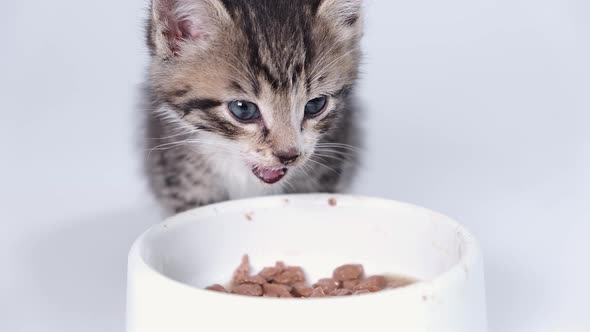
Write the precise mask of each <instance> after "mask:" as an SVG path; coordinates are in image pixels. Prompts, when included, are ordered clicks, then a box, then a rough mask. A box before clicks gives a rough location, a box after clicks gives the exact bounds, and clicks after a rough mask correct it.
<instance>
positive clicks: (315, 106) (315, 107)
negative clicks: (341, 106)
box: [305, 96, 328, 118]
mask: <svg viewBox="0 0 590 332" xmlns="http://www.w3.org/2000/svg"><path fill="white" fill-rule="evenodd" d="M327 103H328V98H327V97H326V96H321V97H317V98H314V99H312V100H310V101H308V102H307V105H305V116H307V117H310V118H313V117H315V116H317V115H319V114H320V113H322V111H323V110H324V108H326V104H327Z"/></svg>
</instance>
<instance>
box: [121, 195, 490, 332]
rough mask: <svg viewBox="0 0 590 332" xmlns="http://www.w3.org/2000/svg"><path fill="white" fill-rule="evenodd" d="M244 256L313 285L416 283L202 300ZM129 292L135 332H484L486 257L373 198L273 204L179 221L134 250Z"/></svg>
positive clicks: (447, 224)
mask: <svg viewBox="0 0 590 332" xmlns="http://www.w3.org/2000/svg"><path fill="white" fill-rule="evenodd" d="M331 199H335V200H336V201H337V204H336V206H332V205H330V204H329V201H330V200H331ZM246 215H249V216H250V218H247V217H246ZM310 229H313V231H312V232H310V231H309V230H310ZM219 243H223V244H224V245H223V246H219V245H218V244H219ZM212 248H215V249H212ZM244 253H248V254H249V255H250V257H251V263H252V267H253V270H254V271H259V270H260V269H261V268H262V267H263V266H274V263H275V262H276V261H279V260H281V261H284V262H285V263H287V264H290V265H295V266H302V267H304V269H305V270H306V272H307V276H308V280H311V281H312V282H315V281H316V280H319V279H320V278H325V277H326V276H330V275H332V271H333V269H334V268H335V267H337V266H340V265H342V264H348V263H363V266H364V269H365V274H366V275H374V274H383V275H388V274H389V275H392V274H398V275H399V274H402V275H406V276H411V277H414V278H417V279H418V280H420V282H418V283H416V284H413V285H410V286H407V287H402V288H398V289H395V290H385V291H382V292H379V293H376V294H371V295H365V296H350V297H340V298H328V299H326V298H324V299H272V298H262V299H261V298H252V297H241V296H233V295H227V294H220V293H217V292H211V291H205V290H203V288H205V287H207V286H210V285H213V284H216V283H222V284H225V283H227V282H229V281H230V280H231V278H232V273H233V271H234V270H235V268H236V266H237V265H238V264H239V262H240V260H241V257H242V255H244ZM254 273H256V272H254ZM128 287H129V288H128V299H129V302H128V321H127V323H128V325H127V332H161V331H170V332H194V331H203V330H205V331H209V330H215V331H241V330H244V327H251V329H250V330H254V329H255V330H256V331H258V332H275V331H277V326H280V327H281V328H280V330H281V331H285V332H299V331H342V332H347V331H351V332H356V331H372V332H380V331H382V332H390V331H412V332H486V331H487V329H486V308H485V292H484V277H483V264H482V257H481V253H480V250H479V248H478V245H477V243H476V241H475V239H474V238H473V236H472V235H471V234H469V233H468V231H467V230H465V229H464V228H462V227H461V226H460V225H458V224H457V223H456V222H455V221H453V220H452V219H450V218H448V217H446V216H443V215H441V214H439V213H436V212H433V211H430V210H426V209H422V208H419V207H417V206H414V205H408V204H401V203H398V202H395V201H389V200H383V199H375V198H367V197H357V196H342V195H338V196H336V195H315V194H314V195H305V196H301V195H298V196H275V197H265V198H256V199H249V200H241V201H234V202H226V203H222V204H217V205H212V206H207V207H205V208H201V209H198V210H193V211H189V212H187V213H183V214H180V215H178V216H175V217H173V218H170V219H168V220H166V221H165V222H164V223H162V224H159V225H156V226H153V227H152V228H151V229H150V230H149V231H147V232H146V233H144V234H143V235H142V236H141V237H140V238H139V239H138V240H137V241H136V242H135V244H134V245H133V248H132V249H131V252H130V254H129V274H128ZM261 313H264V314H263V317H261V315H260V314H261ZM228 314H229V315H230V316H231V319H227V317H228ZM294 315H295V316H294ZM294 317H298V318H295V319H294ZM285 322H289V323H288V324H285ZM254 327H255V328H254Z"/></svg>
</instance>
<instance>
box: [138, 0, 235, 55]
mask: <svg viewBox="0 0 590 332" xmlns="http://www.w3.org/2000/svg"><path fill="white" fill-rule="evenodd" d="M228 19H229V14H228V13H227V11H226V10H225V7H224V6H223V4H221V3H220V2H219V1H218V0H152V12H151V20H150V26H149V29H150V31H149V37H148V38H149V39H150V40H149V42H150V46H151V47H152V51H153V52H154V53H155V54H157V55H160V56H162V57H165V58H167V57H170V56H175V55H178V54H179V52H180V51H181V49H182V48H183V47H185V46H186V45H190V44H193V45H197V46H201V47H204V46H206V44H207V42H208V41H209V40H210V39H211V38H213V37H214V36H215V34H216V33H217V32H218V30H219V29H220V27H221V26H222V24H223V23H224V21H225V20H228Z"/></svg>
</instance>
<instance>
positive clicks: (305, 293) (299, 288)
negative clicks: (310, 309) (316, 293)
mask: <svg viewBox="0 0 590 332" xmlns="http://www.w3.org/2000/svg"><path fill="white" fill-rule="evenodd" d="M291 292H292V293H293V295H294V296H297V297H310V296H311V294H312V293H313V288H311V287H309V286H308V285H307V284H306V283H304V282H298V283H296V284H295V285H293V289H292V290H291Z"/></svg>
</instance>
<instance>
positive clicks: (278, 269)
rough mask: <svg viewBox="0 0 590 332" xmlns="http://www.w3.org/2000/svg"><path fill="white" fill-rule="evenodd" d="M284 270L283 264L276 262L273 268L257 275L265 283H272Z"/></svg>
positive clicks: (265, 269)
mask: <svg viewBox="0 0 590 332" xmlns="http://www.w3.org/2000/svg"><path fill="white" fill-rule="evenodd" d="M286 268H287V267H286V266H285V263H283V262H277V263H276V264H275V266H272V267H265V268H264V269H262V271H260V272H259V273H258V275H259V276H261V277H263V278H264V279H265V280H266V281H272V280H273V279H274V278H275V277H276V276H278V275H279V274H281V273H282V272H283V271H285V269H286Z"/></svg>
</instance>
